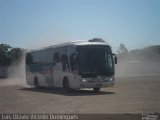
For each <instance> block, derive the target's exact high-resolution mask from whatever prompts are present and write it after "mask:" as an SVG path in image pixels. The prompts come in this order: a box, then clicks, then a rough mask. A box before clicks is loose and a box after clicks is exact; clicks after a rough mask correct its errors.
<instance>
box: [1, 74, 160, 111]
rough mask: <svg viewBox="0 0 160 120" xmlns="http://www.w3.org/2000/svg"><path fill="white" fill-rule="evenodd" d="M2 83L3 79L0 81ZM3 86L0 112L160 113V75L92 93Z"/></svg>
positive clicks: (122, 80)
mask: <svg viewBox="0 0 160 120" xmlns="http://www.w3.org/2000/svg"><path fill="white" fill-rule="evenodd" d="M0 82H1V83H3V80H1V81H0ZM1 83H0V85H1V86H0V113H81V114H87V113H89V114H90V113H91V114H94V113H95V114H108V113H113V114H116V113H117V114H121V113H122V114H123V113H125V114H126V113H127V114H130V113H131V114H136V113H150V112H152V113H153V112H160V95H159V91H160V87H159V85H160V76H135V77H119V78H116V85H115V86H114V87H110V88H109V87H108V88H103V89H101V91H100V92H99V93H94V92H93V91H92V90H89V89H86V90H74V91H72V92H70V93H68V92H65V91H64V90H63V89H57V88H54V89H49V88H45V89H37V88H34V87H28V86H25V85H20V84H19V85H5V84H1Z"/></svg>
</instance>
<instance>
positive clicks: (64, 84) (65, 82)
mask: <svg viewBox="0 0 160 120" xmlns="http://www.w3.org/2000/svg"><path fill="white" fill-rule="evenodd" d="M63 88H64V89H65V90H66V91H70V90H71V88H70V85H69V81H68V79H67V78H64V80H63Z"/></svg>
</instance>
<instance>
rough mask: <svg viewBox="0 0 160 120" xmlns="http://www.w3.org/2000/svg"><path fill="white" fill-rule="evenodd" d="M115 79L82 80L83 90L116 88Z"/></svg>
mask: <svg viewBox="0 0 160 120" xmlns="http://www.w3.org/2000/svg"><path fill="white" fill-rule="evenodd" d="M114 84H115V79H114V77H113V78H108V79H105V80H97V79H86V78H85V79H82V80H81V84H80V86H81V88H103V87H111V86H114Z"/></svg>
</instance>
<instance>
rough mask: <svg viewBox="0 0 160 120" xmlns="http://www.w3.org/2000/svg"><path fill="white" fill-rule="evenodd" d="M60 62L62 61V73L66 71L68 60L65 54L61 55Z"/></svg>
mask: <svg viewBox="0 0 160 120" xmlns="http://www.w3.org/2000/svg"><path fill="white" fill-rule="evenodd" d="M61 61H62V69H63V71H66V69H68V58H67V55H66V54H62V56H61Z"/></svg>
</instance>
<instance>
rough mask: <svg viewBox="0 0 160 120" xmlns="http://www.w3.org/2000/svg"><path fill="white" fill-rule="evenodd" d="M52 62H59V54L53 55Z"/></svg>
mask: <svg viewBox="0 0 160 120" xmlns="http://www.w3.org/2000/svg"><path fill="white" fill-rule="evenodd" d="M53 60H54V62H55V63H57V62H60V57H59V52H56V53H55V54H54V57H53Z"/></svg>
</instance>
